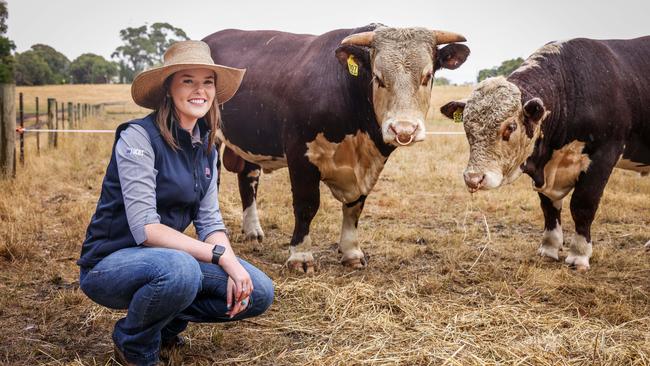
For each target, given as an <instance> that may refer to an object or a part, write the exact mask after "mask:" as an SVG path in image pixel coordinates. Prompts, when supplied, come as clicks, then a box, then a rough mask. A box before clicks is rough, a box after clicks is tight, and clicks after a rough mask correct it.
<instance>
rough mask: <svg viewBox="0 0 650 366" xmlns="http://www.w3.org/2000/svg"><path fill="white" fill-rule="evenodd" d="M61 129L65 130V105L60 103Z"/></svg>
mask: <svg viewBox="0 0 650 366" xmlns="http://www.w3.org/2000/svg"><path fill="white" fill-rule="evenodd" d="M61 129H62V130H65V103H63V102H61Z"/></svg>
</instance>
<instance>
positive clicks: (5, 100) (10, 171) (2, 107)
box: [0, 84, 16, 179]
mask: <svg viewBox="0 0 650 366" xmlns="http://www.w3.org/2000/svg"><path fill="white" fill-rule="evenodd" d="M15 176H16V86H15V85H14V84H0V179H5V178H10V177H15Z"/></svg>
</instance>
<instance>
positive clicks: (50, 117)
mask: <svg viewBox="0 0 650 366" xmlns="http://www.w3.org/2000/svg"><path fill="white" fill-rule="evenodd" d="M54 103H55V101H54V99H52V98H47V128H48V130H53V129H54ZM55 139H56V133H55V132H50V133H49V134H47V146H49V147H53V146H56V143H55Z"/></svg>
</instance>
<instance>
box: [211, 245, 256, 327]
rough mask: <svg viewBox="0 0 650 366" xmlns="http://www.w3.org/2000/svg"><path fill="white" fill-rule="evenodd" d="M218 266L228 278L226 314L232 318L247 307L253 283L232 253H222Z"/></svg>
mask: <svg viewBox="0 0 650 366" xmlns="http://www.w3.org/2000/svg"><path fill="white" fill-rule="evenodd" d="M219 264H220V265H221V267H222V268H223V269H224V270H225V271H226V273H228V276H229V277H228V285H227V290H226V292H227V295H226V305H227V306H228V308H229V309H230V311H229V312H227V313H226V314H228V315H229V316H230V317H231V318H232V317H234V316H235V315H237V314H238V313H239V312H241V311H242V310H244V309H245V308H246V306H248V297H249V296H250V294H251V293H252V292H253V281H252V280H251V276H250V275H249V274H248V271H246V269H245V268H244V266H242V265H241V263H239V261H238V260H237V257H235V255H234V253H232V251H229V253H228V252H227V253H224V256H222V257H221V260H219ZM243 300H245V301H243Z"/></svg>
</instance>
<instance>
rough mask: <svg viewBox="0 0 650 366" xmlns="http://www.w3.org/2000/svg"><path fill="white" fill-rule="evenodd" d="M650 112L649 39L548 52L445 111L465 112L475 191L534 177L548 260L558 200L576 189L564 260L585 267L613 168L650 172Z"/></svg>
mask: <svg viewBox="0 0 650 366" xmlns="http://www.w3.org/2000/svg"><path fill="white" fill-rule="evenodd" d="M649 106H650V37H642V38H637V39H632V40H605V41H601V40H591V39H584V38H579V39H573V40H570V41H565V42H552V43H549V44H547V45H545V46H544V47H542V48H541V49H539V50H538V51H537V52H535V53H534V54H533V55H531V56H530V57H529V58H528V59H527V60H526V61H525V62H524V63H523V64H522V65H521V67H519V68H518V69H517V70H515V71H514V72H513V73H512V74H511V75H510V76H508V77H507V78H503V77H498V78H492V79H488V80H485V81H483V82H481V83H480V84H479V85H478V86H477V87H476V89H475V90H474V91H473V92H472V93H471V95H470V96H469V99H468V100H460V101H453V102H450V103H448V104H446V105H444V106H443V107H442V108H441V111H442V113H443V114H445V115H446V116H448V117H449V118H452V117H453V115H454V114H455V113H456V114H462V119H463V125H464V128H465V132H466V135H467V140H468V142H469V147H470V155H469V161H468V164H467V168H466V169H465V172H464V174H463V176H464V180H465V184H466V185H467V188H468V189H469V190H470V191H471V192H475V191H478V190H483V189H494V188H498V187H501V186H504V185H506V184H508V183H511V182H512V181H514V180H515V179H517V178H518V177H519V176H520V175H521V174H522V173H525V174H527V175H528V176H530V177H531V178H532V180H533V189H534V190H535V191H537V192H538V194H539V198H540V201H541V207H542V211H543V212H544V228H545V230H544V234H543V236H542V241H541V245H540V247H539V249H538V253H539V254H540V255H542V256H545V257H550V258H553V259H555V260H558V259H559V251H560V249H561V248H562V244H563V242H564V235H563V231H562V226H561V215H560V213H561V210H562V202H563V199H564V198H565V197H566V196H567V195H568V194H569V193H570V192H571V191H573V195H572V197H571V202H570V208H571V215H572V218H573V221H574V222H575V228H576V235H575V237H574V238H573V240H572V241H571V243H570V246H569V252H568V255H567V257H566V259H565V261H566V262H567V263H568V264H570V265H572V266H575V267H576V268H577V269H578V270H587V269H588V268H589V267H590V263H589V260H590V257H591V255H592V238H591V225H592V222H593V220H594V217H595V214H596V210H597V209H598V205H599V202H600V199H601V196H602V194H603V190H604V189H605V185H606V184H607V180H608V179H609V176H610V173H611V172H612V170H613V168H614V167H619V168H623V169H630V170H634V171H638V172H640V173H641V174H642V175H647V174H648V173H649V172H650V107H649ZM646 247H647V248H648V247H650V242H648V243H647V244H646Z"/></svg>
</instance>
